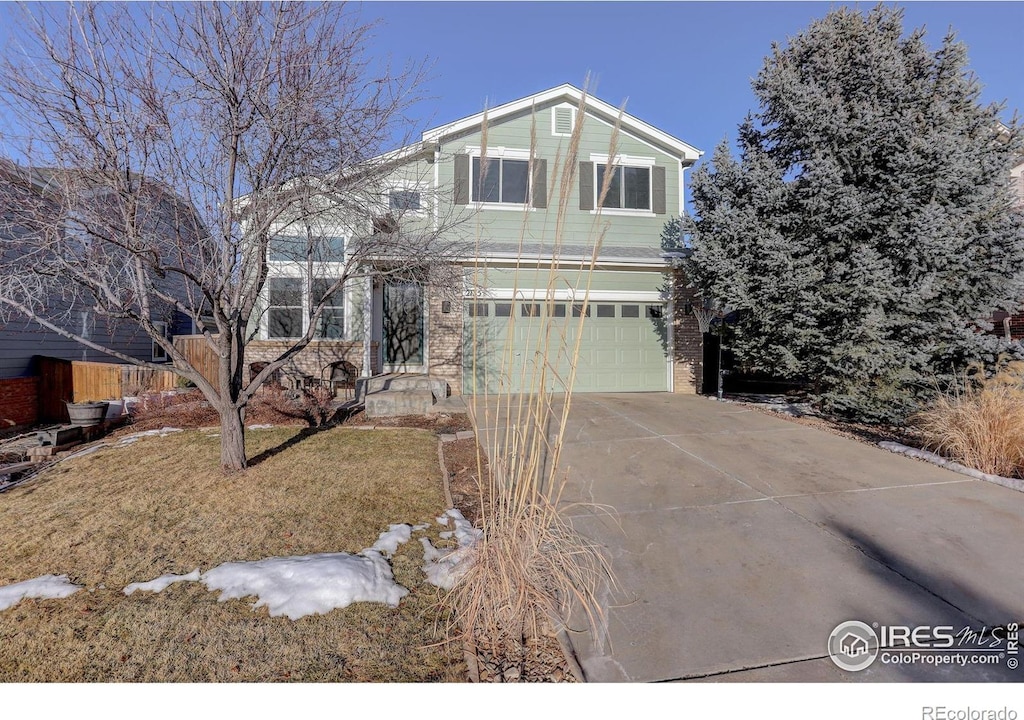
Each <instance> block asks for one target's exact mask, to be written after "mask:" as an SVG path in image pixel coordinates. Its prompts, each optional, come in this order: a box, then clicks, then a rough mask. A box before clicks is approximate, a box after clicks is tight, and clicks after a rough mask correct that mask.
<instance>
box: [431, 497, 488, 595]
mask: <svg viewBox="0 0 1024 720" xmlns="http://www.w3.org/2000/svg"><path fill="white" fill-rule="evenodd" d="M449 518H450V519H451V520H452V521H454V526H455V529H454V530H451V531H447V532H443V533H441V537H442V538H443V539H448V538H451V537H452V536H454V537H455V540H456V542H457V543H458V546H457V547H455V548H453V549H449V548H443V549H440V550H439V549H438V548H435V547H434V546H433V545H432V544H431V542H430V540H429V539H428V538H420V542H421V543H423V560H424V562H423V572H424V573H426V575H427V582H429V583H430V584H431V585H436V586H437V587H439V588H444V589H445V590H451V589H452V588H453V587H455V583H456V582H458V580H459V578H461V577H462V576H463V575H465V574H466V571H467V570H469V567H470V565H471V564H472V562H473V558H472V553H473V546H475V545H476V543H477V542H479V540H480V539H481V538H482V537H483V531H482V530H477V529H476V528H474V527H473V525H472V524H471V523H470V522H469V521H468V520H467V519H466V518H465V517H463V515H462V513H461V512H459V511H458V510H456V509H454V508H452V509H451V510H448V511H446V512H445V514H444V516H443V517H439V518H437V522H438V524H439V525H445V526H447V525H448V520H449Z"/></svg>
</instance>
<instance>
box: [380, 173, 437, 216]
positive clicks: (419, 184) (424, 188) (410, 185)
mask: <svg viewBox="0 0 1024 720" xmlns="http://www.w3.org/2000/svg"><path fill="white" fill-rule="evenodd" d="M385 189H386V192H385V196H386V197H385V198H384V200H383V201H382V202H381V204H382V205H383V210H384V212H386V213H398V214H399V216H400V217H426V215H427V212H428V208H427V198H428V197H429V196H430V192H429V191H430V185H429V184H428V183H426V182H423V181H422V180H395V181H393V182H388V183H387V184H386V185H385ZM392 192H414V193H418V194H419V196H420V206H419V207H418V208H416V209H414V210H413V209H399V208H392V207H391V193H392ZM431 200H433V198H431Z"/></svg>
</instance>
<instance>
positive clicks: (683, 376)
mask: <svg viewBox="0 0 1024 720" xmlns="http://www.w3.org/2000/svg"><path fill="white" fill-rule="evenodd" d="M687 282H688V281H687V278H686V274H685V273H684V272H683V271H682V270H675V271H673V273H672V337H673V348H672V374H673V383H674V392H677V393H684V394H689V395H693V394H696V393H699V392H700V390H701V384H702V382H703V376H704V336H703V335H702V334H701V331H700V327H699V325H698V324H697V318H696V317H694V315H693V313H692V312H690V313H687V312H686V304H687V302H688V301H693V300H694V298H695V297H696V291H695V290H694V289H693V288H688V287H687V286H686V285H687Z"/></svg>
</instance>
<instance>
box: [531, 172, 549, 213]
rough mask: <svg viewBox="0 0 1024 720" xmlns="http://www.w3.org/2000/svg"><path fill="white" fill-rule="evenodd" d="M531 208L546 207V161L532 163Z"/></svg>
mask: <svg viewBox="0 0 1024 720" xmlns="http://www.w3.org/2000/svg"><path fill="white" fill-rule="evenodd" d="M533 206H534V207H535V208H546V207H547V206H548V161H547V160H534V161H533Z"/></svg>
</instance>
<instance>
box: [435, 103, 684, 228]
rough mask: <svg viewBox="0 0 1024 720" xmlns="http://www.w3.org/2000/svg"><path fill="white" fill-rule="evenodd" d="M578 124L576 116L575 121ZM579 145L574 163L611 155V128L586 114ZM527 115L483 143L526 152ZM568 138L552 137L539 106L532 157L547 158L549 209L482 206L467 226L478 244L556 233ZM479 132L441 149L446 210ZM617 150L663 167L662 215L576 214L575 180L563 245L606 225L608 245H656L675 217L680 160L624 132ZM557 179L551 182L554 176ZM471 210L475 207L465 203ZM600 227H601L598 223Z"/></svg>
mask: <svg viewBox="0 0 1024 720" xmlns="http://www.w3.org/2000/svg"><path fill="white" fill-rule="evenodd" d="M577 120H578V121H579V120H580V118H577ZM582 122H583V130H582V133H581V140H580V146H579V156H578V160H581V161H585V162H589V161H590V155H591V153H600V154H609V148H610V143H611V137H612V132H613V130H612V128H611V127H610V126H609V125H608V124H607V123H605V122H603V121H601V120H599V119H597V118H596V117H593V116H592V115H590V114H589V113H587V114H585V118H584V119H583V120H582ZM530 136H531V116H530V114H528V113H527V114H524V115H520V116H515V117H510V118H505V119H503V120H502V121H500V122H497V123H495V124H494V125H492V126H490V127H489V128H488V132H487V145H488V147H490V148H496V147H506V148H509V149H517V150H528V149H529V148H530ZM569 142H570V138H568V137H560V136H553V135H552V134H551V108H550V107H545V108H540V109H538V110H537V112H536V148H535V149H536V156H537V157H539V158H543V159H545V160H547V170H548V172H547V186H548V187H547V190H548V197H549V198H550V201H549V203H548V205H549V208H550V210H549V211H547V210H535V211H531V212H522V211H518V212H517V211H511V210H494V209H489V208H485V209H482V210H480V211H479V213H477V214H476V215H475V216H474V217H473V218H472V219H471V221H470V222H469V227H470V228H471V232H472V234H473V235H476V234H479V236H480V239H481V240H484V241H486V240H494V241H498V242H517V241H518V240H519V239H520V237H525V238H526V239H527V240H543V239H546V238H550V237H551V236H552V235H553V233H554V230H555V215H556V210H557V208H558V197H559V193H560V192H561V190H562V186H563V170H564V165H565V162H564V158H565V156H566V152H567V149H568V146H569ZM481 144H482V143H481V133H480V132H479V131H477V132H472V133H467V134H465V135H462V136H460V137H459V138H457V139H449V140H447V141H446V142H445V143H444V144H443V147H442V153H441V158H440V161H439V163H438V179H439V194H440V200H441V203H442V214H444V208H445V207H446V206H447V207H449V208H450V207H451V205H452V203H453V201H454V189H453V188H454V181H455V177H454V165H455V163H454V160H453V158H454V156H455V155H457V154H460V153H463V152H465V149H466V147H467V146H473V147H479V146H480V145H481ZM617 152H618V153H620V154H622V153H624V154H626V155H633V156H639V157H653V158H655V161H656V164H657V165H658V166H661V167H664V169H665V203H666V207H665V210H666V214H664V215H655V216H653V217H633V216H623V215H612V214H602V215H600V216H597V215H595V214H592V213H591V212H590V211H589V210H580V195H579V178H578V177H575V178H574V179H573V182H572V183H570V185H569V188H568V191H569V201H568V204H567V207H568V211H567V215H566V217H565V218H564V231H563V233H562V238H561V239H562V242H563V243H564V244H566V245H587V244H589V243H591V242H592V238H593V237H594V235H595V233H596V232H598V230H599V228H600V227H602V226H604V225H605V224H607V227H608V231H607V234H606V235H605V238H604V244H605V245H606V246H622V247H657V246H658V243H659V236H660V233H661V230H662V227H663V226H664V224H665V222H666V221H667V220H668V219H669V218H670V217H672V216H675V215H679V177H680V175H679V159H678V158H676V157H673V156H672V155H670V154H668V153H666V152H663V151H661V150H659V149H656V148H654V147H652V146H651V145H649V144H647V143H645V142H642V141H640V140H638V139H636V138H634V137H632V136H630V135H628V134H627V133H625V132H620V134H619V139H618V147H617ZM556 175H557V176H558V177H557V180H554V178H555V176H556ZM468 207H469V208H471V209H472V208H473V207H474V206H473V205H469V206H468ZM599 223H600V224H599Z"/></svg>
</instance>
